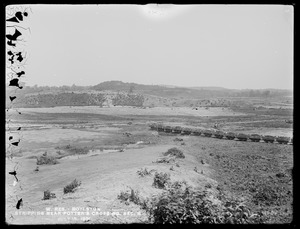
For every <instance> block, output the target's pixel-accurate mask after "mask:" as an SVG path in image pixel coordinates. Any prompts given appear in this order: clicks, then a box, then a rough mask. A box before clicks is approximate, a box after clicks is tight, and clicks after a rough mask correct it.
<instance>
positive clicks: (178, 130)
mask: <svg viewBox="0 0 300 229" xmlns="http://www.w3.org/2000/svg"><path fill="white" fill-rule="evenodd" d="M149 127H150V129H151V130H156V131H159V132H166V133H173V134H181V135H195V136H205V137H215V138H218V139H228V140H234V139H236V140H239V141H248V140H250V141H252V142H261V141H263V142H266V143H274V142H277V143H279V144H288V143H289V142H290V143H291V144H293V138H289V137H283V136H278V137H275V136H271V135H259V134H250V135H249V134H244V133H234V132H224V131H220V130H211V129H200V128H188V127H180V126H169V125H167V126H165V125H163V124H161V123H151V124H150V125H149Z"/></svg>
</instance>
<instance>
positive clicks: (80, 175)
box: [6, 107, 293, 224]
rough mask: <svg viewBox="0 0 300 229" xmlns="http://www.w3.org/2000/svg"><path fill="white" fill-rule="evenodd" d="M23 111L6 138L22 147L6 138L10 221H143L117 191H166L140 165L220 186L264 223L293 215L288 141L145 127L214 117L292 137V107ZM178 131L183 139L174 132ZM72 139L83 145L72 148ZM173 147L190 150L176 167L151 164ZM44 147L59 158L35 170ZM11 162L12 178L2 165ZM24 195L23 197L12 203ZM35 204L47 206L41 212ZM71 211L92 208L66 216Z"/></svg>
mask: <svg viewBox="0 0 300 229" xmlns="http://www.w3.org/2000/svg"><path fill="white" fill-rule="evenodd" d="M19 111H21V112H22V115H19V116H14V117H12V123H13V124H14V126H18V125H20V126H24V128H23V129H22V131H21V134H20V135H19V134H17V132H15V131H13V130H10V131H7V137H8V136H11V135H13V136H14V138H16V139H18V138H19V139H20V143H19V145H18V146H11V145H10V146H9V144H7V152H6V154H7V159H6V222H7V223H9V224H60V223H63V224H65V223H92V224H93V223H146V222H147V214H146V212H145V211H144V210H142V209H141V208H140V207H139V206H137V205H135V204H133V203H130V204H128V205H127V204H125V203H123V202H121V201H120V200H119V199H118V198H117V196H118V195H119V194H120V192H121V191H127V190H130V189H129V188H133V189H134V190H138V191H140V194H141V196H142V197H151V196H152V195H156V194H158V193H160V192H162V190H160V189H157V188H154V187H153V186H152V183H153V175H150V176H147V177H139V176H138V175H137V171H138V170H139V169H141V168H147V169H149V170H151V169H155V170H156V171H158V172H167V173H170V175H171V180H172V181H182V180H185V181H187V182H188V183H189V184H190V185H192V186H195V187H196V186H197V187H199V186H200V187H210V188H208V190H209V191H210V192H211V193H212V194H214V195H217V194H218V193H219V192H221V190H222V192H224V193H226V194H228V195H233V196H235V197H237V198H240V199H242V200H244V201H245V202H246V204H247V205H248V206H250V207H251V208H253V209H261V210H262V211H264V212H265V216H264V217H265V222H266V223H289V222H291V221H292V219H293V211H292V200H293V190H292V188H293V180H292V168H293V146H292V145H278V144H271V143H253V142H238V141H228V140H224V139H221V140H220V139H215V138H206V137H196V136H177V135H172V134H164V133H157V132H155V131H151V130H150V129H149V127H148V123H149V122H151V121H158V122H163V123H172V124H178V125H188V126H190V125H193V126H200V127H204V128H205V127H211V126H212V125H213V124H214V123H215V122H218V123H220V126H221V127H220V128H221V129H223V130H231V131H236V130H239V131H240V132H242V131H244V132H251V131H252V132H256V133H257V132H260V133H273V134H274V133H278V134H279V133H280V134H283V135H286V136H291V135H292V131H293V129H292V126H291V125H288V124H286V123H285V122H284V120H285V119H288V118H289V119H290V118H291V117H290V116H288V115H286V116H283V115H281V116H274V115H272V114H271V115H269V116H259V117H257V116H255V115H254V116H253V114H248V113H245V112H237V111H233V110H230V109H226V110H224V109H221V108H210V109H208V110H207V109H204V108H203V109H201V110H192V109H191V108H147V109H141V108H129V107H126V108H120V107H117V108H98V107H59V108H26V109H25V108H24V109H19ZM253 117H257V119H256V122H251V120H252V121H253ZM267 120H273V122H276V123H277V126H276V125H275V126H274V125H269V124H268V123H269V122H271V121H267ZM256 123H258V124H256ZM280 123H281V124H280ZM263 124H264V125H263ZM258 126H259V128H258ZM176 138H180V139H182V141H174V140H175V139H176ZM68 145H70V146H72V147H74V149H81V150H83V149H86V152H85V153H82V151H80V152H81V153H79V154H78V153H74V154H70V152H69V151H68V150H66V149H67V147H66V146H68ZM172 147H177V148H179V149H181V150H182V151H183V152H184V154H185V156H186V158H184V159H176V163H178V164H179V167H177V166H175V163H171V164H166V163H153V162H154V161H156V160H157V159H158V158H159V157H161V156H162V153H163V152H166V151H167V150H168V149H169V148H172ZM46 151H47V153H48V154H49V155H52V156H54V157H57V158H58V159H57V161H58V163H57V164H55V165H39V171H35V169H36V167H37V164H36V162H37V160H36V157H38V156H40V155H42V154H43V153H45V152H46ZM58 151H59V152H58ZM10 156H13V157H12V158H11V157H10ZM16 163H18V165H17V169H16V171H17V178H18V179H19V182H17V183H15V180H16V179H15V177H14V176H12V175H10V174H9V173H8V172H11V171H13V170H14V167H15V165H16ZM171 166H173V170H170V168H171ZM195 167H196V168H197V171H195ZM74 179H77V180H79V181H81V182H82V183H81V185H80V186H79V188H78V189H77V190H76V191H75V192H74V193H68V194H64V193H63V188H64V187H65V186H66V185H67V184H69V183H70V182H72V180H74ZM208 184H209V185H208ZM46 190H50V191H51V192H53V193H55V194H56V198H54V199H50V200H42V198H43V194H44V191H46ZM20 198H22V200H23V206H21V208H20V209H16V202H17V200H18V199H20ZM24 212H25V213H24ZM30 212H31V213H30ZM38 212H40V213H41V214H42V213H44V215H38V216H37V215H36V214H38ZM47 212H48V213H47ZM76 212H77V213H78V214H79V212H81V213H86V212H88V213H89V215H86V214H82V215H72V214H76ZM107 212H109V213H107ZM117 213H119V214H117ZM20 214H27V215H20ZM28 214H29V215H28ZM30 214H33V215H30ZM47 214H48V215H47ZM112 214H113V215H112Z"/></svg>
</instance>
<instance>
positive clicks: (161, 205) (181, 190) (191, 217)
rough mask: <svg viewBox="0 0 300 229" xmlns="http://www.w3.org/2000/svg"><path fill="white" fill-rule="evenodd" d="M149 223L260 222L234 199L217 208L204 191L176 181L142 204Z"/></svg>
mask: <svg viewBox="0 0 300 229" xmlns="http://www.w3.org/2000/svg"><path fill="white" fill-rule="evenodd" d="M144 206H146V207H145V210H146V211H147V212H148V214H149V220H150V221H152V222H153V223H155V224H156V223H160V224H161V223H162V224H166V223H168V224H169V223H170V224H172V223H179V224H185V223H193V224H201V223H209V224H210V223H222V224H224V223H235V224H245V223H262V222H263V221H262V213H261V212H258V214H252V213H251V211H250V210H249V208H247V207H246V206H245V205H243V203H241V202H240V201H238V200H235V199H226V201H225V202H224V203H222V204H221V205H215V204H213V203H212V202H211V200H209V198H208V195H207V192H206V191H195V190H194V189H192V188H191V187H189V186H187V185H186V183H185V187H183V185H182V184H180V182H177V183H176V182H175V183H173V184H172V185H170V188H168V189H167V190H166V191H165V192H163V193H162V194H161V195H160V196H158V197H156V198H152V200H151V201H149V200H148V201H147V203H146V204H144Z"/></svg>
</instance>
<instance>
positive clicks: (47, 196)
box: [43, 190, 56, 200]
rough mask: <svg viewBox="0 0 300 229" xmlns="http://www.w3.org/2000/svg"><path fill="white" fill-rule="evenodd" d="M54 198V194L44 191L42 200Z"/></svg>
mask: <svg viewBox="0 0 300 229" xmlns="http://www.w3.org/2000/svg"><path fill="white" fill-rule="evenodd" d="M53 198H56V196H55V193H51V192H50V191H49V190H46V191H44V198H43V200H50V199H53Z"/></svg>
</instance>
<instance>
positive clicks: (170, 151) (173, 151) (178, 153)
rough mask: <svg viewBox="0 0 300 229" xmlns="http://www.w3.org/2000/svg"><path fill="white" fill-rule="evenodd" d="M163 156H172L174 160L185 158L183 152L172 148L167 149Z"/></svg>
mask: <svg viewBox="0 0 300 229" xmlns="http://www.w3.org/2000/svg"><path fill="white" fill-rule="evenodd" d="M163 155H164V156H168V155H170V156H174V157H176V158H185V156H184V154H183V152H182V151H181V150H179V149H177V148H176V147H173V148H171V149H168V151H167V152H165V153H163Z"/></svg>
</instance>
